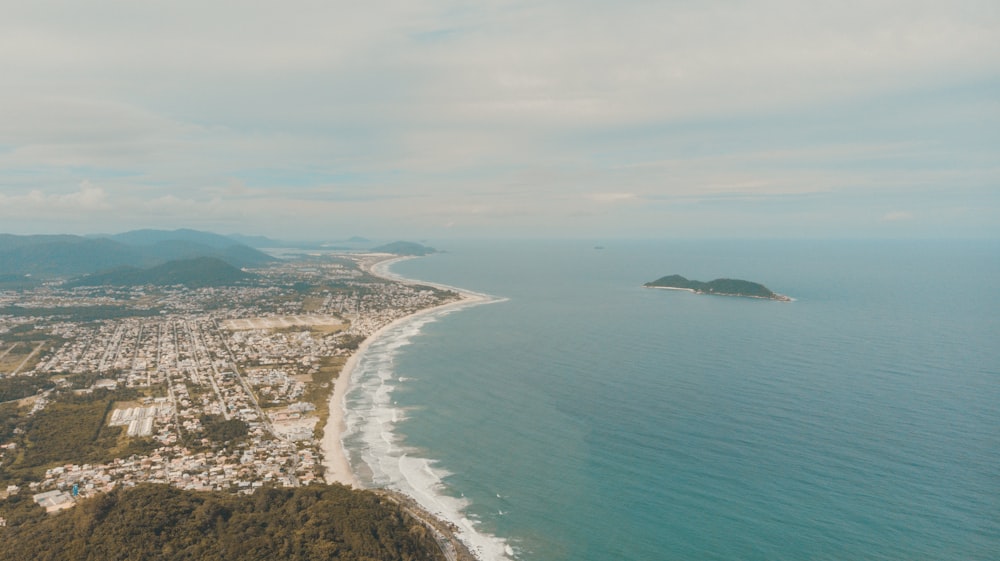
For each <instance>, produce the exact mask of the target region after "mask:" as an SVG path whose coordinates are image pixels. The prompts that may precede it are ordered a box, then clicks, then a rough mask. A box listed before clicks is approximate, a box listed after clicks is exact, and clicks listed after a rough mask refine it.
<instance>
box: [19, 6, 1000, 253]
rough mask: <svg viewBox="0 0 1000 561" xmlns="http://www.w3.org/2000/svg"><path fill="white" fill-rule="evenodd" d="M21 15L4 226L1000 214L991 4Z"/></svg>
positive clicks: (819, 225) (890, 229) (926, 224)
mask: <svg viewBox="0 0 1000 561" xmlns="http://www.w3.org/2000/svg"><path fill="white" fill-rule="evenodd" d="M0 13H2V14H3V16H2V17H0V232H10V233H20V234H27V233H57V232H58V233H76V234H86V233H101V232H105V233H107V232H119V231H125V230H129V229H134V228H169V229H172V228H182V227H184V228H198V229H205V230H211V231H215V232H219V233H236V232H238V233H244V234H259V235H267V236H271V237H276V238H281V239H295V240H324V239H338V238H345V237H348V236H353V235H362V236H366V237H370V238H408V239H442V238H497V237H558V238H585V239H614V238H706V237H708V238H844V237H848V238H856V237H879V238H938V237H971V238H982V237H986V238H998V237H1000V2H997V1H996V0H985V1H964V0H949V1H948V2H942V1H939V0H935V1H923V0H898V1H897V0H864V1H855V0H843V1H839V2H805V1H801V0H795V1H792V0H747V1H740V0H699V1H688V0H659V1H645V0H618V1H614V2H611V1H602V2H598V1H593V0H574V1H569V0H550V1H544V0H543V1H532V2H525V1H505V0H477V1H476V2H457V1H451V0H405V1H396V0H387V1H377V2H343V1H339V0H322V1H312V0H309V1H302V0H283V1H281V2H271V1H249V2H248V1H246V0H243V1H239V2H236V1H233V2H228V1H226V2H222V1H215V0H197V1H192V0H172V1H170V2H160V1H156V0H127V1H125V0H88V1H87V2H81V1H79V0H68V1H67V0H38V1H32V2H21V1H16V0H0Z"/></svg>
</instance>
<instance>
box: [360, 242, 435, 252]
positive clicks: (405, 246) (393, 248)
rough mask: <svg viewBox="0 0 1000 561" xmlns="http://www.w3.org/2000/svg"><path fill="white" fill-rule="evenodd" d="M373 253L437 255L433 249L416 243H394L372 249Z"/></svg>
mask: <svg viewBox="0 0 1000 561" xmlns="http://www.w3.org/2000/svg"><path fill="white" fill-rule="evenodd" d="M371 251H372V252H373V253H392V254H394V255H429V254H431V253H436V252H437V250H436V249H434V248H433V247H427V246H426V245H421V244H418V243H414V242H392V243H387V244H385V245H380V246H378V247H373V248H372V249H371Z"/></svg>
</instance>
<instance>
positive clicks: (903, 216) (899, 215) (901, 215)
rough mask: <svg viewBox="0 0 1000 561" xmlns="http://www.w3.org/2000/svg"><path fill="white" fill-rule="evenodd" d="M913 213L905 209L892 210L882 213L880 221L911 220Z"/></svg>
mask: <svg viewBox="0 0 1000 561" xmlns="http://www.w3.org/2000/svg"><path fill="white" fill-rule="evenodd" d="M913 218H914V217H913V213H912V212H909V211H906V210H893V211H890V212H887V213H885V214H883V215H882V222H901V221H904V220H913Z"/></svg>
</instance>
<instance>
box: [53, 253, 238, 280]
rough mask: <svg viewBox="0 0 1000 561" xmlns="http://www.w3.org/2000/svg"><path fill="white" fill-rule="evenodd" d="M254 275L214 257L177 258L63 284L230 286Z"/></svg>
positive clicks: (98, 274) (89, 276)
mask: <svg viewBox="0 0 1000 561" xmlns="http://www.w3.org/2000/svg"><path fill="white" fill-rule="evenodd" d="M253 278H255V277H254V275H251V274H250V273H245V272H243V271H241V270H240V269H237V268H236V267H233V266H232V265H230V264H229V263H226V262H225V261H223V260H221V259H216V258H215V257H197V258H194V259H179V260H177V261H170V262H167V263H164V264H162V265H157V266H155V267H150V268H149V269H136V268H133V267H124V268H120V269H115V270H112V271H107V272H104V273H97V274H93V275H88V276H85V277H81V278H79V279H76V280H73V281H70V282H67V283H65V285H64V286H66V287H67V288H72V287H76V286H142V285H147V284H149V285H154V286H173V285H184V286H186V287H188V288H204V287H209V286H232V285H234V284H242V283H246V282H247V281H249V280H251V279H253Z"/></svg>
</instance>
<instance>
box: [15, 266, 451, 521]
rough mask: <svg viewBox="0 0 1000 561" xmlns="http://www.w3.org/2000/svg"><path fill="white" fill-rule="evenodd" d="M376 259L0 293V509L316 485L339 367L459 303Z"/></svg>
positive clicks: (47, 286)
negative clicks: (234, 277) (156, 488)
mask: <svg viewBox="0 0 1000 561" xmlns="http://www.w3.org/2000/svg"><path fill="white" fill-rule="evenodd" d="M388 258H391V256H388V255H372V254H365V255H361V254H341V255H332V256H331V255H326V256H313V257H311V258H309V259H296V260H290V261H281V262H278V263H277V264H273V265H269V266H267V267H264V268H261V269H255V270H254V271H253V273H254V275H255V279H257V280H256V281H255V282H251V283H245V284H242V285H238V286H213V287H203V288H185V287H184V286H179V285H173V286H149V285H147V286H119V287H111V286H98V287H76V288H64V287H62V286H61V285H60V284H59V283H46V284H45V285H43V286H41V287H38V288H33V289H30V290H24V291H0V501H2V500H3V499H4V498H6V497H8V496H12V495H17V494H19V493H30V494H31V496H32V497H33V500H34V502H35V503H37V504H38V505H40V506H42V507H44V508H45V509H47V510H49V511H57V510H61V509H64V508H69V507H71V506H73V505H74V504H75V503H76V501H77V500H79V499H81V498H85V497H88V496H93V495H96V494H99V493H104V492H107V491H110V490H111V489H114V488H115V487H118V486H134V485H136V484H138V483H142V482H153V483H166V484H170V485H173V486H176V487H180V488H183V489H192V490H214V491H227V492H232V493H252V492H253V491H254V490H255V489H257V488H260V487H262V486H265V485H279V486H283V487H297V486H301V485H308V484H310V483H313V482H321V481H323V473H322V472H323V468H322V465H323V461H322V450H321V449H320V447H319V441H320V439H321V437H322V431H323V428H324V424H325V419H326V414H327V411H328V400H329V396H330V390H331V387H332V381H333V380H334V379H336V377H337V376H338V375H339V373H340V369H341V367H342V366H343V365H344V363H345V362H346V359H347V358H348V357H349V356H350V355H351V354H352V353H354V352H355V351H356V349H357V348H358V345H359V343H360V342H361V341H363V340H364V339H365V338H366V337H368V336H369V335H371V334H372V333H373V332H375V331H376V330H378V329H379V328H381V327H383V326H385V325H387V324H389V323H391V322H392V321H394V320H396V319H399V318H401V317H404V316H406V315H409V314H412V313H414V312H416V311H418V310H420V309H424V308H428V307H432V306H436V305H440V304H443V303H446V302H449V301H452V300H455V299H458V297H459V296H458V294H456V293H454V292H450V291H446V290H441V289H438V288H434V287H428V286H417V285H411V284H405V283H401V282H396V281H391V280H387V279H384V278H380V277H377V276H374V275H372V274H371V273H370V270H371V267H372V266H373V265H374V264H376V263H378V262H379V261H384V260H386V259H388ZM68 415H72V417H69V416H68ZM68 418H72V419H75V420H74V421H73V422H71V423H70V422H66V419H68ZM88 419H94V420H93V425H94V426H89V425H87V423H88ZM60 423H61V424H60ZM54 424H55V425H56V426H55V427H54V428H53V425H54ZM50 434H51V435H53V436H48V435H50ZM102 443H103V448H101V449H95V447H98V445H99V444H102ZM0 523H2V521H0Z"/></svg>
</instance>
